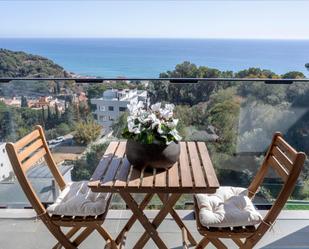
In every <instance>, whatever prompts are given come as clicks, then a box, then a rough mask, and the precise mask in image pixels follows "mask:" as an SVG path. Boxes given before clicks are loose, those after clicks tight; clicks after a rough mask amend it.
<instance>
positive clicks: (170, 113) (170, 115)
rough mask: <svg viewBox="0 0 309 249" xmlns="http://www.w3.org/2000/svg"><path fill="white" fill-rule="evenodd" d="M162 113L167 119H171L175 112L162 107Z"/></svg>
mask: <svg viewBox="0 0 309 249" xmlns="http://www.w3.org/2000/svg"><path fill="white" fill-rule="evenodd" d="M160 115H161V117H162V118H164V119H165V120H169V119H171V118H172V117H173V112H172V111H170V110H168V109H161V110H160Z"/></svg>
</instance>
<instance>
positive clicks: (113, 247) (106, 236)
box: [95, 224, 117, 249]
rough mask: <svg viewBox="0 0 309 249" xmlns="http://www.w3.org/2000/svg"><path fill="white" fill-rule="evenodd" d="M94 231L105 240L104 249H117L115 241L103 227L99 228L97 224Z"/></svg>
mask: <svg viewBox="0 0 309 249" xmlns="http://www.w3.org/2000/svg"><path fill="white" fill-rule="evenodd" d="M95 229H96V230H97V231H98V232H99V234H101V236H102V237H103V238H104V239H105V241H106V246H105V248H108V249H109V248H110V249H116V248H117V245H116V242H115V240H113V238H112V236H111V235H110V234H109V233H108V232H107V231H106V230H105V229H104V228H103V227H101V226H100V225H99V224H97V225H96V228H95Z"/></svg>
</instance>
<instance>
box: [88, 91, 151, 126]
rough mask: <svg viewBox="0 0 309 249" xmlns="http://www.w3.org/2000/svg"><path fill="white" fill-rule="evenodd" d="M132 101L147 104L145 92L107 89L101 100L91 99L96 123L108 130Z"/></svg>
mask: <svg viewBox="0 0 309 249" xmlns="http://www.w3.org/2000/svg"><path fill="white" fill-rule="evenodd" d="M132 100H137V101H143V102H145V103H146V102H147V91H143V90H137V89H133V90H130V89H123V90H117V89H109V90H106V91H105V92H104V93H103V96H102V97H101V98H96V99H91V100H90V102H91V104H93V105H95V106H96V108H95V111H94V114H95V117H96V120H97V122H98V123H99V124H100V125H102V126H103V127H104V128H105V129H107V130H109V129H110V127H111V125H112V124H113V122H114V121H115V120H117V119H118V117H119V116H120V115H121V114H122V113H123V112H125V111H126V110H127V105H128V104H129V103H130V101H132Z"/></svg>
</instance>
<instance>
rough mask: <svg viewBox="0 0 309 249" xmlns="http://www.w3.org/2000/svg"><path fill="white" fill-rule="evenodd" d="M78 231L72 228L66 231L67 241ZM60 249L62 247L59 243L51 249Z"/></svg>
mask: <svg viewBox="0 0 309 249" xmlns="http://www.w3.org/2000/svg"><path fill="white" fill-rule="evenodd" d="M79 230H80V227H73V228H71V229H70V231H68V232H67V233H66V235H65V236H66V237H67V238H68V239H70V238H72V237H73V236H74V234H76V233H77V232H78V231H79ZM61 247H62V245H61V244H60V242H58V243H57V244H56V245H55V246H54V247H53V249H60V248H61Z"/></svg>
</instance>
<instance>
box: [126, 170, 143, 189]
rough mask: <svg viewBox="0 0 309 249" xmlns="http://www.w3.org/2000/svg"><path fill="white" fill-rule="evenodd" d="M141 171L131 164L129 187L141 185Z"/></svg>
mask: <svg viewBox="0 0 309 249" xmlns="http://www.w3.org/2000/svg"><path fill="white" fill-rule="evenodd" d="M140 178H141V171H140V170H138V169H135V168H134V167H133V165H132V166H131V174H130V178H129V180H128V187H139V186H140V184H141V180H140Z"/></svg>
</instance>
